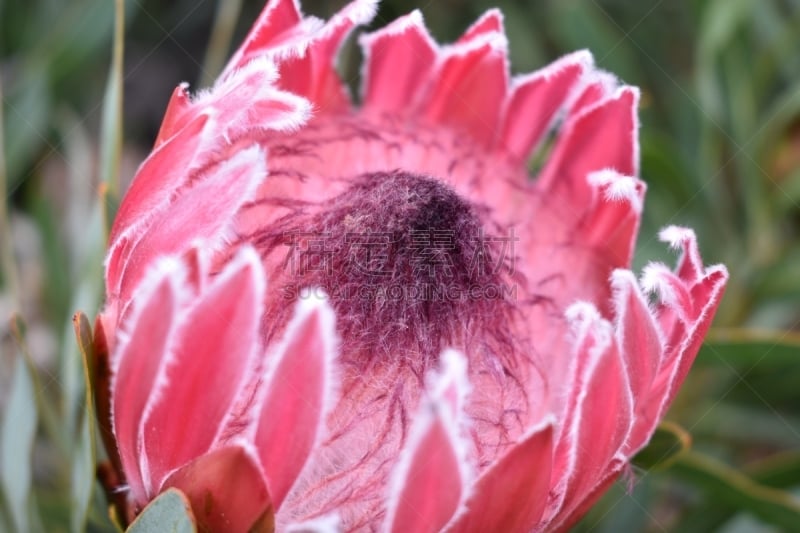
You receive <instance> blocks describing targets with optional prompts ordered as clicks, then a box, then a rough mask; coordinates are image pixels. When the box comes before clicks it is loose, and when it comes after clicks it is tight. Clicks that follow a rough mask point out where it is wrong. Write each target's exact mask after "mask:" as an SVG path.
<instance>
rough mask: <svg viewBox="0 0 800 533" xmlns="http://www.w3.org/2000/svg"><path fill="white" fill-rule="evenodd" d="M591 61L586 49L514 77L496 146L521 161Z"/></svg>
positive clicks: (543, 131) (541, 136)
mask: <svg viewBox="0 0 800 533" xmlns="http://www.w3.org/2000/svg"><path fill="white" fill-rule="evenodd" d="M591 61H592V58H591V55H590V54H589V53H588V52H577V53H574V54H570V55H568V56H566V57H564V58H562V59H560V60H558V61H556V62H555V63H553V64H551V65H549V66H547V67H545V68H544V69H542V70H539V71H537V72H533V73H532V74H529V75H527V76H524V77H522V78H519V79H518V80H515V81H514V83H513V88H512V90H511V94H510V95H509V97H508V104H507V105H506V108H505V110H504V111H503V122H502V126H501V128H500V135H499V137H498V139H497V140H496V144H497V147H498V148H499V149H501V150H503V151H505V152H506V153H508V154H509V155H510V156H511V157H512V158H513V159H515V160H517V161H520V162H524V161H525V160H526V159H527V158H528V156H529V155H530V153H531V151H532V150H533V149H534V148H535V147H536V146H537V145H538V144H539V143H540V142H541V140H542V139H543V137H544V134H545V133H546V131H547V129H548V128H549V127H550V125H551V124H552V122H553V120H554V119H555V117H556V114H557V113H558V111H559V110H560V109H561V108H562V107H563V106H564V104H565V103H566V100H567V98H568V97H569V95H570V93H571V92H572V90H573V89H574V87H575V85H576V84H577V83H578V81H579V80H580V78H581V75H582V74H583V73H584V71H585V70H586V69H587V68H589V66H590V65H591Z"/></svg>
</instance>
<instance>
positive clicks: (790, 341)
mask: <svg viewBox="0 0 800 533" xmlns="http://www.w3.org/2000/svg"><path fill="white" fill-rule="evenodd" d="M765 360H766V361H767V362H770V363H776V362H780V363H788V364H792V365H796V364H797V363H800V334H798V333H792V332H790V331H769V330H757V329H747V328H727V329H719V328H716V329H711V330H710V331H709V333H708V336H707V337H706V341H705V343H704V344H703V346H702V347H701V348H700V353H699V354H698V356H697V363H698V364H699V365H719V364H721V363H728V364H730V365H731V366H733V367H735V368H741V367H745V368H749V367H751V366H752V365H758V364H761V363H762V362H764V361H765Z"/></svg>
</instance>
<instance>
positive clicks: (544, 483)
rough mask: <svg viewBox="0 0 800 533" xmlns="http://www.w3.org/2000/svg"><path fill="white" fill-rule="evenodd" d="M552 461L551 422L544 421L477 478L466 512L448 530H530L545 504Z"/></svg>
mask: <svg viewBox="0 0 800 533" xmlns="http://www.w3.org/2000/svg"><path fill="white" fill-rule="evenodd" d="M552 464H553V423H552V420H547V421H546V422H545V423H544V424H542V425H540V426H539V427H536V428H534V429H533V430H531V431H530V432H529V433H528V434H527V435H526V436H523V437H522V439H521V440H520V442H518V443H517V444H515V445H514V446H513V447H511V448H510V449H509V450H508V451H507V452H506V454H505V455H503V456H502V457H501V458H500V459H499V460H498V461H497V462H496V463H494V464H493V465H491V466H490V467H489V468H488V469H487V470H486V471H485V472H484V473H483V474H482V475H481V477H480V478H478V480H477V482H476V483H475V487H474V488H473V490H472V495H471V497H470V499H469V500H468V501H467V511H466V512H465V513H464V514H463V515H461V516H460V517H459V519H458V520H457V521H456V523H455V524H454V525H453V526H452V527H450V528H448V531H449V532H452V533H481V532H484V531H530V530H531V529H532V528H533V526H534V525H535V524H537V523H538V521H539V520H540V518H541V515H542V513H543V512H544V508H545V504H546V503H547V496H548V491H549V488H550V471H551V468H552Z"/></svg>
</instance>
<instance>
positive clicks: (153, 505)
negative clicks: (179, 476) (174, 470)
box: [128, 488, 197, 533]
mask: <svg viewBox="0 0 800 533" xmlns="http://www.w3.org/2000/svg"><path fill="white" fill-rule="evenodd" d="M163 531H170V532H171V533H196V532H197V525H196V523H195V519H194V514H192V508H191V506H190V505H189V500H188V499H187V498H186V495H184V494H183V493H182V492H181V491H179V490H178V489H174V488H173V489H169V490H167V491H165V492H163V493H162V494H161V495H159V496H158V497H157V498H156V499H155V500H153V501H152V502H150V504H149V505H148V506H147V507H145V508H144V510H143V511H142V512H141V514H140V515H139V516H137V517H136V520H134V521H133V523H132V524H131V527H129V528H128V533H161V532H163Z"/></svg>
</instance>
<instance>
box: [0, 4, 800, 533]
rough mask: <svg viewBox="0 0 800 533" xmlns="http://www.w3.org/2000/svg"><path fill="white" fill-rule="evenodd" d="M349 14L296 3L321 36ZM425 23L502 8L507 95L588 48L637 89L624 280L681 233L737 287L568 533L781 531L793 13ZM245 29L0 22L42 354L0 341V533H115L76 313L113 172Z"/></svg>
mask: <svg viewBox="0 0 800 533" xmlns="http://www.w3.org/2000/svg"><path fill="white" fill-rule="evenodd" d="M123 3H124V4H125V5H124V9H125V15H126V16H125V18H124V19H123V18H122V15H123V13H122V11H121V10H120V9H119V8H120V7H122V4H123ZM342 3H343V0H342V1H339V2H334V3H331V2H326V1H323V0H305V1H304V2H303V4H304V9H305V10H306V11H307V12H310V13H314V14H318V15H320V16H329V15H330V14H332V13H333V12H334V11H335V9H336V8H337V7H338V6H339V5H341V4H342ZM223 4H225V5H223ZM418 5H419V6H420V7H421V8H422V10H423V13H424V15H425V18H426V21H427V22H428V24H429V25H430V26H431V27H432V31H433V33H434V35H435V36H436V37H437V38H439V39H440V40H443V41H448V40H453V39H455V38H456V37H457V36H458V34H459V32H460V31H461V30H463V28H465V27H466V26H467V25H468V24H470V23H471V22H472V20H474V19H475V18H476V17H477V16H479V15H480V14H481V13H482V12H483V11H484V10H485V9H486V8H487V7H490V5H498V7H500V8H501V9H502V10H503V11H504V12H505V14H506V20H505V23H506V27H507V30H508V34H509V39H510V42H511V55H512V65H513V69H514V71H515V73H521V72H526V71H529V70H532V69H535V68H537V67H539V66H541V65H543V64H545V63H546V62H547V61H549V60H552V59H554V58H556V57H558V56H559V55H561V54H564V53H567V52H569V51H572V50H574V49H578V48H589V49H590V50H591V51H592V52H593V54H594V56H595V58H596V60H597V63H598V64H599V65H600V66H601V67H603V68H605V69H608V70H610V71H612V72H614V73H616V74H617V75H619V76H620V77H621V78H622V79H623V80H624V81H626V82H628V83H632V84H635V85H638V86H640V87H641V89H642V106H641V118H642V129H641V135H642V146H641V157H642V165H641V168H642V177H643V178H644V179H645V180H646V181H647V183H648V188H649V192H648V198H647V204H646V209H645V214H644V220H643V223H642V229H641V232H640V239H639V244H638V255H637V258H636V265H637V266H639V267H640V266H642V265H644V264H645V263H646V262H647V261H650V260H654V259H656V260H662V261H673V260H674V258H673V257H671V255H670V254H669V253H668V252H667V251H665V248H664V246H663V244H662V243H659V242H657V239H656V238H655V237H656V235H657V232H658V230H659V228H661V227H663V226H665V225H667V224H681V225H687V226H691V227H693V228H695V230H696V231H697V232H698V235H699V238H700V243H701V248H702V250H703V253H704V258H705V259H706V260H707V261H709V262H724V263H725V264H726V265H727V266H728V268H729V269H730V271H731V283H730V287H729V289H728V292H727V294H726V297H725V299H724V301H723V303H722V305H721V307H720V311H719V315H718V318H717V321H716V323H715V326H714V328H713V329H712V332H711V334H710V335H709V338H708V341H707V342H706V344H705V346H704V347H703V349H702V350H701V352H700V354H699V356H698V361H697V365H696V367H695V368H694V370H693V371H692V373H691V374H690V377H689V379H688V380H687V383H686V385H685V387H684V390H683V391H682V392H681V394H680V396H679V397H678V398H677V400H676V402H675V404H674V406H673V408H672V409H671V411H670V414H669V418H670V420H671V421H672V422H671V423H667V424H663V425H662V426H661V427H660V428H659V430H658V432H657V433H656V435H655V437H654V439H653V441H652V442H651V444H650V446H648V447H647V448H646V449H645V450H643V451H642V452H641V453H640V454H639V456H637V459H636V461H635V463H634V467H633V472H632V474H631V475H630V476H629V479H628V481H629V485H630V487H625V486H623V484H622V483H620V484H618V485H617V486H615V487H614V488H613V489H612V490H611V491H610V492H609V493H608V494H607V495H606V496H605V497H604V498H603V499H602V500H601V501H600V502H599V503H598V505H597V506H596V508H595V509H594V510H593V511H592V512H591V513H590V514H589V516H587V517H586V519H585V520H584V521H583V522H582V523H581V524H580V525H578V526H577V528H576V530H578V531H590V530H591V531H595V532H596V531H608V532H612V531H661V530H670V531H682V532H683V531H686V532H703V531H711V530H723V531H726V530H727V531H733V530H734V529H735V528H736V527H741V526H740V524H756V526H758V527H765V528H766V527H775V528H781V529H783V530H792V529H793V527H794V528H796V524H797V523H800V517H799V515H798V499H797V497H796V496H793V494H795V495H796V494H797V493H798V492H797V491H798V488H799V487H800V453H798V452H797V450H798V449H800V411H798V407H797V383H800V364H798V359H799V358H800V267H799V266H798V265H800V120H799V119H800V55H798V54H797V50H798V49H800V1H798V0H693V1H691V2H665V1H659V0H644V1H641V2H628V1H625V0H593V1H589V0H542V1H539V2H528V1H525V0H497V1H496V2H492V1H487V0H437V1H436V2H420V3H418ZM261 7H262V5H261V2H260V1H255V2H238V1H237V2H227V3H223V2H220V3H218V4H216V3H214V2H206V3H203V2H195V1H193V0H179V1H177V2H172V3H165V2H157V1H155V0H142V1H141V2H139V1H137V2H121V1H117V2H112V1H110V0H71V1H70V2H63V1H61V0H33V2H32V3H31V2H25V3H23V2H22V0H3V1H2V2H0V78H2V79H0V89H1V90H0V94H1V95H2V109H0V111H2V112H0V126H2V127H0V189H3V190H4V191H5V192H6V195H5V198H6V199H7V203H4V204H3V209H0V239H2V246H0V254H2V261H0V266H2V272H0V280H2V290H3V292H2V297H3V298H4V300H3V302H10V306H11V309H12V311H13V312H18V313H21V314H22V317H23V318H24V320H25V323H26V324H27V325H28V326H29V331H31V330H34V331H36V332H38V333H37V335H38V337H37V338H41V333H42V332H45V337H46V338H48V339H49V340H50V343H49V344H48V343H44V344H43V343H41V342H37V343H35V344H34V343H33V342H32V339H26V338H25V337H24V336H23V332H22V319H17V318H15V319H14V321H13V324H12V327H11V328H4V329H2V330H0V333H3V334H4V335H5V337H6V338H2V339H0V342H2V343H3V344H2V354H3V358H2V359H0V372H1V374H0V375H2V381H1V382H0V383H2V385H3V387H1V388H0V412H2V413H3V414H2V423H1V424H0V482H2V483H0V487H2V498H0V530H10V531H15V530H16V531H37V530H46V531H63V530H66V529H69V530H71V531H83V530H89V531H114V526H113V525H112V522H111V521H110V520H109V518H108V511H107V502H105V500H104V497H103V496H102V495H101V491H98V490H95V488H96V482H95V481H94V472H93V470H94V467H93V465H94V464H95V462H96V460H97V457H96V455H97V453H96V451H95V445H94V443H95V436H94V433H95V431H94V427H93V421H94V418H93V414H92V413H91V404H92V399H91V397H90V396H87V395H86V393H85V387H84V384H85V381H86V377H85V376H86V374H87V372H86V367H85V366H82V362H83V364H84V365H88V364H89V362H90V360H91V357H89V351H88V350H90V349H91V348H90V346H89V344H88V343H87V342H86V335H88V332H89V330H90V328H89V323H88V321H87V320H86V318H85V317H82V316H79V317H78V329H77V331H78V337H79V338H80V339H82V342H81V343H80V346H78V345H76V343H75V341H74V338H73V325H72V323H71V317H72V313H73V312H74V311H76V310H78V309H80V310H83V311H85V312H86V313H87V314H88V315H89V316H90V317H92V316H93V315H94V314H95V312H96V311H97V309H98V306H99V304H100V299H101V293H102V257H103V250H104V243H105V235H106V228H107V227H108V222H109V220H110V219H111V218H112V217H113V213H114V211H115V206H116V202H117V201H118V196H117V192H118V190H120V189H121V188H122V186H118V185H117V184H118V183H119V182H120V181H121V182H122V183H124V182H125V179H126V178H129V177H130V172H131V171H130V169H128V170H122V164H121V162H122V161H124V160H125V157H126V153H127V154H130V157H129V158H130V159H132V160H135V161H138V160H140V159H141V157H142V154H143V153H146V151H147V150H149V147H150V145H151V143H152V140H153V137H154V134H155V131H156V128H157V126H158V123H159V121H160V118H161V115H162V113H163V110H164V107H165V105H166V102H167V99H168V98H169V95H170V92H171V89H172V88H173V87H174V86H175V85H176V84H177V83H179V82H181V81H184V80H188V81H189V82H191V83H192V89H193V90H196V89H197V88H198V87H197V83H198V82H197V80H199V79H201V78H203V76H204V78H203V79H205V80H209V79H211V78H212V77H213V75H214V73H215V72H216V71H218V70H219V68H220V66H221V63H222V62H224V58H226V57H227V54H228V53H229V52H230V43H231V42H236V41H237V40H238V39H239V38H241V37H242V36H243V34H244V32H245V31H246V30H247V28H248V26H249V24H250V22H251V21H252V20H253V18H254V17H255V15H256V13H257V12H258V10H260V9H261ZM410 8H411V5H410V4H409V2H407V1H406V0H384V2H383V3H382V7H381V15H380V16H379V17H378V21H377V22H376V24H375V26H377V25H383V24H384V23H385V21H386V20H390V19H392V18H394V17H396V16H398V15H400V14H403V13H405V12H407V11H408V10H409V9H410ZM215 10H217V11H215ZM238 11H241V12H240V13H239V15H238V17H239V22H238V23H236V22H235V20H234V19H235V15H236V12H238ZM232 13H233V15H231V14H232ZM115 14H116V16H115ZM215 17H217V19H216V20H217V23H216V25H214V20H215ZM123 22H125V23H126V24H127V27H126V35H125V39H124V42H125V44H126V48H125V54H124V55H123V49H122V43H123V40H122V29H123ZM212 26H214V28H215V29H214V31H213V32H212ZM212 34H213V35H214V37H213V39H212V38H211V36H212ZM209 42H211V44H209ZM354 57H355V56H354ZM202 58H205V60H203V59H202ZM123 59H124V60H125V61H124V62H123ZM201 64H203V66H202V67H201ZM343 68H345V69H346V70H347V72H352V73H357V71H358V64H357V62H356V61H354V60H348V61H343ZM348 79H355V78H354V77H353V76H348ZM123 88H125V92H126V93H127V97H126V98H125V99H124V100H123V98H122V96H123ZM123 118H124V124H125V128H124V130H125V142H124V143H123V136H122V132H123V127H122V125H123ZM3 148H4V149H3ZM101 183H103V185H101ZM28 226H30V227H33V228H34V230H35V231H34V234H35V237H36V238H37V239H38V240H39V241H41V246H40V247H39V248H37V247H36V246H35V245H34V243H33V242H28V241H27V240H26V241H25V242H19V240H18V241H17V242H15V243H13V244H14V245H15V246H16V247H17V248H20V247H21V248H23V250H22V251H21V252H20V250H17V251H16V255H17V256H18V257H17V259H18V261H14V260H12V259H13V257H14V255H15V254H14V250H13V249H12V242H11V239H10V238H11V237H12V236H14V235H19V233H15V231H16V232H19V231H21V229H24V227H28ZM12 230H14V231H12ZM24 235H28V234H24ZM26 258H27V259H26ZM23 259H25V261H26V262H25V263H24V264H23V262H22V260H23ZM34 274H35V275H34ZM37 276H38V277H37ZM30 279H34V281H36V280H37V279H38V281H37V282H36V283H34V284H33V285H31V283H27V282H26V280H30ZM7 318H8V317H0V319H2V320H3V321H5V320H7ZM43 346H44V348H43ZM47 346H51V348H50V351H51V352H53V353H47V352H48V350H47ZM31 350H33V353H28V352H30V351H31ZM7 354H8V355H7ZM34 361H36V364H34ZM89 374H90V373H89ZM678 424H680V425H678ZM681 428H682V429H681ZM689 436H690V437H691V439H689ZM690 440H691V447H690V442H689V441H690ZM32 454H36V458H37V461H36V464H37V465H39V466H37V467H36V468H35V469H34V468H33V463H34V461H33V459H32ZM628 488H630V489H631V490H630V491H629V490H628ZM165 517H170V520H174V521H173V522H172V523H174V524H175V527H176V528H178V529H176V530H185V531H193V530H194V525H193V520H192V518H191V515H190V513H188V512H186V504H185V500H183V499H182V497H181V496H180V495H179V494H176V493H173V492H169V493H167V494H165V495H164V496H162V498H159V499H158V500H156V501H155V502H154V503H153V504H151V506H150V507H149V508H148V510H147V511H146V512H145V513H144V514H143V515H142V517H141V518H140V519H139V521H137V522H136V524H135V526H134V527H135V528H137V529H140V530H141V531H150V530H152V531H156V530H159V531H160V530H163V527H159V528H157V529H147V528H148V525H147V524H148V523H150V524H153V523H158V524H159V525H161V522H160V520H163V519H165ZM180 528H184V529H180ZM726 528H727V529H726Z"/></svg>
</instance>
